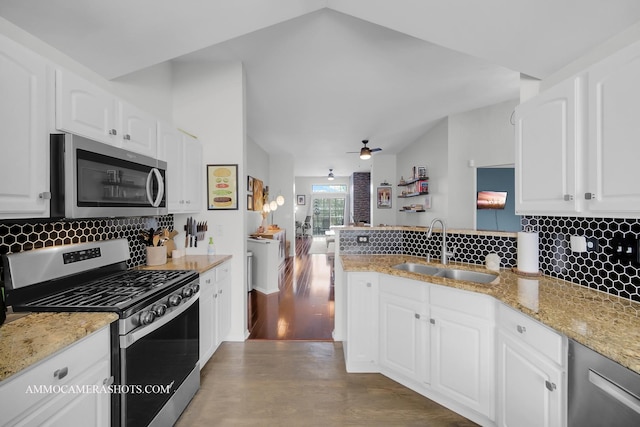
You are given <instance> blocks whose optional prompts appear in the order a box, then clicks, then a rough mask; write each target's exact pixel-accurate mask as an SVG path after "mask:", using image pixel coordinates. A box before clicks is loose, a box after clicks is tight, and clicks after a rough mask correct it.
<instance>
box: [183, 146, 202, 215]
mask: <svg viewBox="0 0 640 427" xmlns="http://www.w3.org/2000/svg"><path fill="white" fill-rule="evenodd" d="M182 139H183V143H184V154H183V155H184V172H183V173H184V184H183V185H184V189H183V192H184V193H183V194H184V212H200V210H201V209H202V181H203V179H202V170H203V167H202V144H200V142H199V141H198V140H197V139H195V138H192V137H190V136H187V135H182Z"/></svg>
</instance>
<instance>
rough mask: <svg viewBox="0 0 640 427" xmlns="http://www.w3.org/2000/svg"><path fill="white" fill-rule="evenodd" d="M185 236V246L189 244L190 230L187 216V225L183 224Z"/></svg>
mask: <svg viewBox="0 0 640 427" xmlns="http://www.w3.org/2000/svg"><path fill="white" fill-rule="evenodd" d="M184 229H185V231H186V233H185V236H184V247H185V248H186V247H187V246H189V230H191V229H190V228H189V218H187V225H186V226H185V228H184Z"/></svg>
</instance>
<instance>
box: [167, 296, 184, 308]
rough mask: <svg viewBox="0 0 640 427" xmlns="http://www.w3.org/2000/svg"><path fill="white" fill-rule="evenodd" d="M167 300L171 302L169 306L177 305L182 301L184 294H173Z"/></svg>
mask: <svg viewBox="0 0 640 427" xmlns="http://www.w3.org/2000/svg"><path fill="white" fill-rule="evenodd" d="M167 302H168V303H169V307H175V306H176V305H179V304H180V303H181V302H182V295H178V294H173V295H171V296H170V297H169V299H168V300H167Z"/></svg>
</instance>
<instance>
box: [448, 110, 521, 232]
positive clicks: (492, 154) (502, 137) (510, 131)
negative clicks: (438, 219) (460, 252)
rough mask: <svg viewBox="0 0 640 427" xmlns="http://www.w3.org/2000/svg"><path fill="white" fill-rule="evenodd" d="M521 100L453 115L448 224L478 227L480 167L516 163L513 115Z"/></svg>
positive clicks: (454, 226)
mask: <svg viewBox="0 0 640 427" xmlns="http://www.w3.org/2000/svg"><path fill="white" fill-rule="evenodd" d="M518 103H519V100H511V101H506V102H502V103H499V104H495V105H490V106H488V107H484V108H478V109H476V110H471V111H467V112H465V113H461V114H455V115H453V116H449V143H448V149H449V150H448V156H449V157H448V163H449V168H448V174H449V212H448V217H447V218H446V219H447V226H449V227H453V228H468V229H474V228H475V213H476V207H475V200H476V184H475V182H476V170H475V168H476V167H480V166H499V165H511V164H513V163H514V162H515V154H514V128H513V125H512V124H511V122H510V118H511V114H512V113H513V110H514V109H515V107H516V106H517V105H518ZM469 161H473V163H474V165H475V166H474V167H472V166H469Z"/></svg>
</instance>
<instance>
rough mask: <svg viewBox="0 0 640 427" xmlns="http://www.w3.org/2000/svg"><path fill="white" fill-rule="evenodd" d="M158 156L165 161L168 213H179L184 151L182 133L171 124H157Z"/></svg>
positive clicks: (183, 206)
mask: <svg viewBox="0 0 640 427" xmlns="http://www.w3.org/2000/svg"><path fill="white" fill-rule="evenodd" d="M158 153H159V155H158V157H159V158H160V159H161V160H164V161H165V162H167V171H166V180H167V207H168V209H169V213H181V212H184V210H185V202H184V194H183V187H184V152H183V143H182V134H181V133H180V132H179V131H178V130H177V129H175V128H174V127H173V126H171V125H167V124H165V123H160V124H158Z"/></svg>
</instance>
